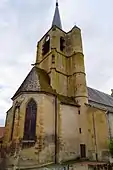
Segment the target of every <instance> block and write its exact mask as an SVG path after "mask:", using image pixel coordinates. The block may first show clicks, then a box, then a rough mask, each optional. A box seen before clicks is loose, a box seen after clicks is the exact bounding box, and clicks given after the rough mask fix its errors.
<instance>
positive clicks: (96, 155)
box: [92, 113, 98, 161]
mask: <svg viewBox="0 0 113 170" xmlns="http://www.w3.org/2000/svg"><path fill="white" fill-rule="evenodd" d="M92 118H93V130H94V143H95V157H96V161H98V151H97V139H96V128H95V118H94V113H92Z"/></svg>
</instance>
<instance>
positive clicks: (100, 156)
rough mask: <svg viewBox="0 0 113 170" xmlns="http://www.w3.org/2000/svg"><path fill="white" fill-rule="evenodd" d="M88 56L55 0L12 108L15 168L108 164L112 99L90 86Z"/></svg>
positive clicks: (10, 149) (9, 136) (8, 134)
mask: <svg viewBox="0 0 113 170" xmlns="http://www.w3.org/2000/svg"><path fill="white" fill-rule="evenodd" d="M84 57H85V56H84V54H83V47H82V35H81V30H80V28H78V27H77V26H76V25H75V26H74V27H73V28H72V29H71V30H70V31H69V32H65V31H64V30H63V28H62V23H61V19H60V12H59V4H58V2H56V7H55V13H54V17H53V22H52V26H51V28H50V29H49V30H48V32H47V33H46V34H45V35H44V36H43V37H42V38H41V39H40V40H39V41H38V43H37V50H36V61H35V64H33V65H32V68H31V71H30V72H29V73H28V75H27V76H26V78H25V79H24V81H23V82H22V84H21V85H20V87H19V89H18V90H17V91H16V93H15V94H14V95H13V97H12V107H11V108H10V109H9V110H8V111H7V116H6V123H5V134H4V141H3V146H4V148H6V155H7V162H8V163H7V164H8V166H9V167H12V169H13V168H15V169H20V170H21V169H34V170H35V169H45V168H48V169H59V168H60V169H61V168H62V169H70V170H71V169H73V170H74V169H78V170H79V169H80V170H81V169H84V170H86V169H87V170H88V169H90V168H95V167H97V166H100V168H103V167H105V166H107V163H108V162H109V159H110V154H109V141H110V140H111V139H112V138H113V121H112V120H113V97H112V95H111V96H110V95H108V94H105V93H103V92H100V91H98V90H96V89H93V88H90V87H88V86H87V82H86V72H85V63H84ZM10 169H11V168H10Z"/></svg>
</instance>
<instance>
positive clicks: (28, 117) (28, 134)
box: [24, 99, 37, 140]
mask: <svg viewBox="0 0 113 170" xmlns="http://www.w3.org/2000/svg"><path fill="white" fill-rule="evenodd" d="M36 114H37V105H36V102H35V101H34V100H33V99H31V100H30V101H29V103H28V104H27V107H26V114H25V124H24V140H35V136H36Z"/></svg>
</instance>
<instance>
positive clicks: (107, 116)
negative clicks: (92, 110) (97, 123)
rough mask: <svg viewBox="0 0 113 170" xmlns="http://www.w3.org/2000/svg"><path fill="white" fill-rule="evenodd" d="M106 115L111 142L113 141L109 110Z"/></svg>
mask: <svg viewBox="0 0 113 170" xmlns="http://www.w3.org/2000/svg"><path fill="white" fill-rule="evenodd" d="M105 114H106V119H107V124H108V132H109V140H111V139H112V137H111V128H110V121H109V111H108V110H107V111H106V113H105Z"/></svg>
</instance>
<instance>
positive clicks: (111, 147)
mask: <svg viewBox="0 0 113 170" xmlns="http://www.w3.org/2000/svg"><path fill="white" fill-rule="evenodd" d="M109 151H110V154H111V156H112V157H113V139H112V140H110V143H109Z"/></svg>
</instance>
